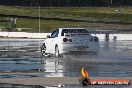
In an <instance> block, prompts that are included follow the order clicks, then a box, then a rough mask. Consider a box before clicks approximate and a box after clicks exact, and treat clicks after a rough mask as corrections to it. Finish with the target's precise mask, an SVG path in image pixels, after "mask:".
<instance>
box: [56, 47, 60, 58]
mask: <svg viewBox="0 0 132 88" xmlns="http://www.w3.org/2000/svg"><path fill="white" fill-rule="evenodd" d="M55 56H56V57H57V58H59V49H58V46H56V47H55Z"/></svg>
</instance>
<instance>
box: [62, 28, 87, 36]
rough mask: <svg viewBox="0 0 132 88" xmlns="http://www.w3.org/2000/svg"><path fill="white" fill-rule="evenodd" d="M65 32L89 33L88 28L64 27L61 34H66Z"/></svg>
mask: <svg viewBox="0 0 132 88" xmlns="http://www.w3.org/2000/svg"><path fill="white" fill-rule="evenodd" d="M64 33H88V31H87V30H86V29H63V30H62V33H61V35H62V36H64Z"/></svg>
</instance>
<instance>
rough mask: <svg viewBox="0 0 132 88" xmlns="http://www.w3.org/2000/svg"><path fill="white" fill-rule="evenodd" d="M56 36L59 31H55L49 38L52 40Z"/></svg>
mask: <svg viewBox="0 0 132 88" xmlns="http://www.w3.org/2000/svg"><path fill="white" fill-rule="evenodd" d="M58 34H59V30H55V31H54V32H53V33H52V34H51V37H52V38H55V37H58Z"/></svg>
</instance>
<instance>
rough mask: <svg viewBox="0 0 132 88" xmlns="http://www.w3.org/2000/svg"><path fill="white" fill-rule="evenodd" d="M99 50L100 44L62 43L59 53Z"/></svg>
mask: <svg viewBox="0 0 132 88" xmlns="http://www.w3.org/2000/svg"><path fill="white" fill-rule="evenodd" d="M98 50H99V45H98V46H94V47H91V46H88V45H87V46H86V45H79V44H76V45H75V44H74V45H73V44H65V45H61V46H59V53H60V54H63V53H74V52H77V53H81V52H98Z"/></svg>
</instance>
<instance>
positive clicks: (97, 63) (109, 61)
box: [0, 39, 132, 88]
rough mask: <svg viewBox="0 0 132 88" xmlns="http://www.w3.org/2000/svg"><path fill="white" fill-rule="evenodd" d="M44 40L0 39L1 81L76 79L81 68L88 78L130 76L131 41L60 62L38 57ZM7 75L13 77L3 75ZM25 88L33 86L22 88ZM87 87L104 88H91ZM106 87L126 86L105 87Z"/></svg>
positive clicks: (106, 44)
mask: <svg viewBox="0 0 132 88" xmlns="http://www.w3.org/2000/svg"><path fill="white" fill-rule="evenodd" d="M43 41H44V40H35V39H15V40H14V39H0V73H5V74H0V78H24V77H63V76H70V77H79V76H81V73H80V70H81V68H82V67H85V69H87V70H88V72H89V75H90V76H91V77H107V76H108V77H122V76H123V77H127V76H132V55H131V53H132V41H114V42H113V41H110V42H104V41H101V42H100V46H101V48H100V52H99V53H98V54H97V55H76V56H74V55H66V58H59V59H56V58H55V57H50V58H47V59H45V58H43V57H42V56H41V53H40V51H39V49H40V45H42V43H43ZM7 72H8V73H13V72H14V73H16V74H6V73H7ZM18 72H21V74H17V73H18ZM23 73H35V74H23ZM6 86H8V85H6ZM10 86H12V85H10ZM10 86H9V87H4V84H3V86H1V85H0V88H11V87H10ZM66 87H67V88H80V86H79V85H67V86H66ZM14 88H18V87H14ZM19 88H21V87H19ZM24 88H34V87H26V86H25V87H24ZM46 88H51V87H46ZM52 88H57V87H52ZM90 88H106V87H104V86H103V87H96V86H94V87H92V86H90ZM107 88H127V87H108V86H107ZM128 88H129V87H128Z"/></svg>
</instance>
